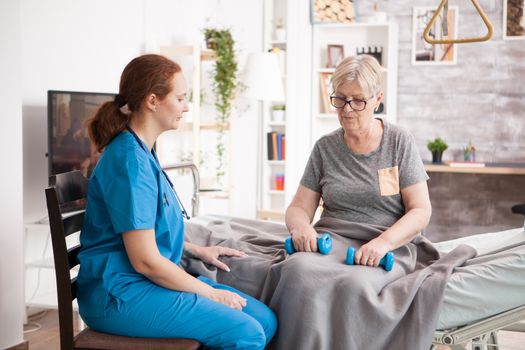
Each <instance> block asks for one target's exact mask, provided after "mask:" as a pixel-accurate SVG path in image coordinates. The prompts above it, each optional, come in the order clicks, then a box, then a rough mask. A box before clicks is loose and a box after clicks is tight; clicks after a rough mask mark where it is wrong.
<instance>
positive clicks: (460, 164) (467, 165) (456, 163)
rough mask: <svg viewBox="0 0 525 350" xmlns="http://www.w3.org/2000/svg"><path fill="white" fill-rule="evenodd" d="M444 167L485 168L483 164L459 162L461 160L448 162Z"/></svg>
mask: <svg viewBox="0 0 525 350" xmlns="http://www.w3.org/2000/svg"><path fill="white" fill-rule="evenodd" d="M445 164H446V165H448V166H450V167H454V168H483V167H485V163H482V162H469V161H461V160H454V161H450V162H446V163H445Z"/></svg>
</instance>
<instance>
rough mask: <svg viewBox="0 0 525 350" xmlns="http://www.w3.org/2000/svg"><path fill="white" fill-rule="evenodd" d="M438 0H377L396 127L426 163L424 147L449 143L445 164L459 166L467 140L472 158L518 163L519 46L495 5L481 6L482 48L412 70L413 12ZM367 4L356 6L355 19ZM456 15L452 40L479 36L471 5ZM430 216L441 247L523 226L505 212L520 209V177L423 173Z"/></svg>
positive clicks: (524, 107)
mask: <svg viewBox="0 0 525 350" xmlns="http://www.w3.org/2000/svg"><path fill="white" fill-rule="evenodd" d="M439 2H440V1H439V0H433V1H428V0H418V1H412V0H411V1H409V0H383V1H378V3H379V6H380V9H381V10H382V11H385V12H387V13H388V15H389V16H390V18H393V19H395V20H396V21H397V22H398V23H399V28H400V32H399V83H398V124H400V125H402V126H405V127H406V128H408V129H409V130H410V131H411V132H412V134H413V135H414V137H415V139H416V141H417V143H418V148H419V151H420V153H421V156H422V158H423V159H424V160H430V157H431V156H430V152H429V151H428V150H427V149H426V143H427V142H428V140H430V139H433V138H435V137H436V136H440V137H442V138H443V139H445V141H446V142H447V143H448V144H449V150H447V151H446V152H445V154H444V157H443V158H444V160H451V159H461V157H462V151H461V148H462V147H464V146H465V145H466V144H468V142H469V140H472V142H473V144H474V145H475V146H476V148H477V159H478V160H480V161H485V162H524V163H525V148H524V147H523V144H524V143H525V40H512V41H511V40H503V39H502V20H503V3H502V0H480V1H479V3H480V5H481V7H482V8H483V9H484V10H485V12H486V13H487V15H488V17H489V19H490V20H491V22H492V24H493V25H494V36H493V38H492V39H491V40H490V41H489V42H483V43H475V44H463V45H457V50H458V56H457V65H452V66H415V65H412V64H411V50H412V8H413V6H432V7H435V8H437V6H438V4H439ZM373 3H374V1H360V2H359V3H358V5H359V11H360V13H361V14H362V15H367V14H370V13H371V12H372V6H373ZM449 5H451V6H453V5H455V6H458V8H459V30H458V35H459V37H466V36H482V35H484V33H485V32H486V29H485V28H484V25H483V22H482V20H481V18H479V15H478V14H477V12H476V9H475V8H474V7H473V5H472V3H471V2H470V1H464V0H463V1H459V0H457V1H454V0H450V1H449ZM429 175H430V177H431V179H430V181H429V187H430V194H431V200H432V205H433V216H432V220H431V225H430V226H429V228H428V230H427V233H428V234H429V236H430V237H431V238H432V239H433V240H444V239H449V238H453V237H458V236H463V235H468V234H472V233H479V232H488V231H495V230H500V229H505V228H510V227H516V226H519V225H520V224H522V223H523V222H522V220H521V218H518V217H513V216H512V215H511V214H510V206H511V205H512V204H515V203H519V202H524V203H525V176H522V177H520V176H498V175H460V174H429Z"/></svg>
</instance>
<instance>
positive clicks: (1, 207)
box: [0, 1, 24, 349]
mask: <svg viewBox="0 0 525 350" xmlns="http://www.w3.org/2000/svg"><path fill="white" fill-rule="evenodd" d="M19 33H20V4H19V3H18V2H17V1H9V2H7V1H2V2H0V77H2V78H1V84H0V105H1V106H2V113H1V115H0V118H1V121H2V127H0V158H1V159H2V168H1V169H0V183H1V184H2V185H3V190H2V195H0V247H2V252H1V253H0V348H1V349H5V348H8V347H11V346H14V345H17V344H20V343H21V342H22V340H23V337H22V325H23V305H24V304H23V295H24V293H23V269H22V267H23V259H22V237H23V228H22V222H23V221H22V120H21V119H22V108H21V106H22V103H21V98H20V37H19Z"/></svg>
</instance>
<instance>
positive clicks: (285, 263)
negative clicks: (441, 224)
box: [183, 218, 476, 350]
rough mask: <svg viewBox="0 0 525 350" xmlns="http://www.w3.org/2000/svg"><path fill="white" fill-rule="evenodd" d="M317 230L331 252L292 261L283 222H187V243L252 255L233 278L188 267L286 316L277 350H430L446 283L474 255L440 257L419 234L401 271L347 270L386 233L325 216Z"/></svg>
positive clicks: (465, 250) (400, 252)
mask: <svg viewBox="0 0 525 350" xmlns="http://www.w3.org/2000/svg"><path fill="white" fill-rule="evenodd" d="M315 229H316V230H317V231H318V232H319V233H322V232H329V233H330V234H331V235H332V238H333V243H334V246H333V249H332V251H331V253H330V254H328V255H321V254H317V253H295V254H293V255H286V253H285V251H284V246H283V242H284V240H285V239H286V237H287V236H288V235H289V234H288V231H287V229H286V227H285V226H284V225H282V224H276V223H271V222H264V221H259V220H248V219H235V218H233V219H230V220H216V221H214V222H211V223H209V225H208V226H207V227H204V226H200V225H193V224H191V223H188V224H187V228H186V239H187V240H188V241H190V242H193V243H196V244H200V245H223V246H228V247H232V248H236V249H240V250H243V251H245V252H246V253H248V254H249V256H248V257H246V258H224V259H223V261H224V262H225V263H226V264H228V265H229V266H230V268H231V272H230V273H226V272H222V271H217V269H215V268H210V267H209V266H206V265H204V264H203V263H202V262H200V261H199V260H195V259H190V258H185V259H183V267H185V268H186V269H187V270H188V271H189V272H191V273H195V274H201V275H205V276H207V277H210V278H214V279H216V280H217V281H218V282H220V283H225V284H228V285H231V286H233V287H235V288H237V289H239V290H241V291H243V292H245V293H247V294H250V295H252V296H254V297H256V298H258V299H260V300H262V301H263V302H265V303H266V304H267V305H269V306H270V307H271V308H272V310H274V311H275V312H276V314H277V315H278V318H279V330H278V333H277V335H276V337H275V338H274V340H273V341H272V342H271V344H270V345H269V348H270V349H283V350H284V349H301V350H302V349H312V350H314V349H315V350H322V349H326V350H338V349H341V350H343V349H344V350H347V349H371V350H373V349H378V350H380V349H429V348H430V345H431V338H432V334H433V332H434V330H435V327H436V324H437V321H438V317H439V310H440V307H441V304H442V301H443V293H444V289H445V285H446V283H447V280H448V278H449V276H450V274H451V272H452V270H453V269H454V267H456V266H460V265H462V264H463V263H464V262H465V261H466V260H467V259H470V258H472V257H473V256H475V254H476V252H475V250H474V249H473V248H471V247H469V246H466V245H463V246H459V247H457V248H456V249H454V250H452V251H451V252H450V253H448V254H446V255H443V256H440V254H439V252H438V251H437V250H436V249H435V248H434V247H433V245H432V243H431V242H430V241H428V240H427V239H426V238H425V237H422V236H418V237H416V238H415V239H414V240H413V241H412V242H411V243H408V244H407V245H405V246H403V247H400V248H398V249H396V250H395V251H394V254H395V264H394V268H393V270H392V271H390V272H386V271H385V270H383V269H382V268H371V267H367V266H348V265H345V264H344V260H345V255H346V249H347V248H348V247H349V246H353V247H356V248H358V247H360V246H361V245H362V244H364V243H365V242H368V241H369V240H370V239H372V238H374V237H377V236H378V235H379V234H380V233H381V232H383V231H384V230H385V229H386V228H384V227H380V226H374V225H365V224H359V223H352V222H346V221H343V220H338V219H334V218H323V219H321V220H320V221H319V222H317V223H316V225H315Z"/></svg>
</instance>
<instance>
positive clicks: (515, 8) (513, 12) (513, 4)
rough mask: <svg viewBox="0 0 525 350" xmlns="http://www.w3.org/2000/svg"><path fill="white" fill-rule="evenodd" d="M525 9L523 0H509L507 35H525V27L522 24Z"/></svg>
mask: <svg viewBox="0 0 525 350" xmlns="http://www.w3.org/2000/svg"><path fill="white" fill-rule="evenodd" d="M524 10H525V9H524V8H523V0H509V2H508V3H507V36H521V35H525V28H523V26H522V25H521V24H520V20H521V18H522V17H523V15H524V13H523V11H524Z"/></svg>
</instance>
